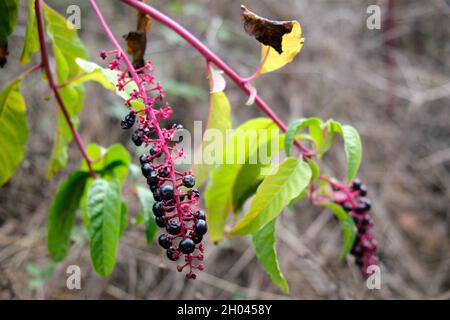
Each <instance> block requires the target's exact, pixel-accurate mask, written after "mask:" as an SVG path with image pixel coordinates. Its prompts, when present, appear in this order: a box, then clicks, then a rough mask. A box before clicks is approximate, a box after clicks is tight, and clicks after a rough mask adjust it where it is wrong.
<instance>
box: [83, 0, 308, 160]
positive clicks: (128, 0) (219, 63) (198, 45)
mask: <svg viewBox="0 0 450 320" xmlns="http://www.w3.org/2000/svg"><path fill="white" fill-rule="evenodd" d="M121 1H122V2H123V3H125V4H128V5H130V6H132V7H134V8H135V9H137V10H139V11H141V12H144V13H145V14H148V15H150V16H151V17H152V18H153V19H155V20H157V21H159V22H161V23H162V24H164V25H165V26H167V27H168V28H169V29H171V30H173V31H175V32H176V33H178V35H180V36H181V37H182V38H183V39H184V40H186V41H187V42H188V43H189V44H190V45H191V46H192V47H194V48H195V49H196V50H197V51H198V52H199V53H200V54H201V55H202V56H204V57H205V59H206V60H207V62H211V63H213V64H215V65H216V67H218V68H219V69H221V70H222V71H223V72H224V73H225V74H226V75H227V76H228V77H229V78H230V79H231V80H233V81H234V82H235V83H236V85H237V86H238V87H239V88H240V89H241V90H242V91H243V92H245V93H246V94H247V95H248V96H250V95H251V93H252V90H251V89H250V88H249V86H247V82H248V80H247V79H246V78H244V77H241V76H240V75H239V74H237V73H236V72H235V71H234V70H233V69H232V68H231V67H230V66H228V65H227V64H226V63H225V62H224V61H223V60H222V59H220V58H219V57H218V56H217V55H216V54H214V53H213V52H212V51H211V50H210V49H209V48H208V47H206V46H205V45H204V44H203V43H202V42H200V40H199V39H198V38H197V37H195V36H194V35H193V34H192V33H190V32H189V31H188V30H186V29H185V28H184V27H183V26H181V25H180V24H179V23H178V22H176V21H174V20H173V19H171V18H169V17H168V16H166V15H165V14H163V13H162V12H160V11H158V10H156V9H155V8H153V7H151V6H149V5H147V4H145V3H143V2H140V1H137V0H121ZM91 2H92V1H91ZM255 103H256V105H257V106H258V107H259V108H260V109H261V111H263V112H264V113H265V114H266V115H267V116H268V117H269V118H271V119H272V120H273V122H275V123H276V124H277V126H278V127H279V128H280V130H281V131H283V132H286V129H287V127H286V125H285V124H284V122H283V121H282V120H281V119H280V118H279V117H278V116H277V115H276V114H275V112H274V111H273V110H272V109H271V108H270V107H269V106H268V105H267V103H266V102H265V101H264V100H263V99H262V98H261V97H260V96H259V95H256V98H255ZM294 144H295V146H296V147H297V148H298V149H299V150H300V152H301V154H302V156H304V157H310V156H311V154H310V152H309V150H308V149H307V148H305V147H304V146H303V145H302V144H301V143H300V142H299V141H298V140H295V141H294Z"/></svg>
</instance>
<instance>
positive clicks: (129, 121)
mask: <svg viewBox="0 0 450 320" xmlns="http://www.w3.org/2000/svg"><path fill="white" fill-rule="evenodd" d="M135 121H136V114H135V113H134V112H130V113H129V114H127V115H126V116H125V119H123V120H122V121H121V122H120V127H121V128H122V129H130V128H131V127H132V126H133V125H134V122H135Z"/></svg>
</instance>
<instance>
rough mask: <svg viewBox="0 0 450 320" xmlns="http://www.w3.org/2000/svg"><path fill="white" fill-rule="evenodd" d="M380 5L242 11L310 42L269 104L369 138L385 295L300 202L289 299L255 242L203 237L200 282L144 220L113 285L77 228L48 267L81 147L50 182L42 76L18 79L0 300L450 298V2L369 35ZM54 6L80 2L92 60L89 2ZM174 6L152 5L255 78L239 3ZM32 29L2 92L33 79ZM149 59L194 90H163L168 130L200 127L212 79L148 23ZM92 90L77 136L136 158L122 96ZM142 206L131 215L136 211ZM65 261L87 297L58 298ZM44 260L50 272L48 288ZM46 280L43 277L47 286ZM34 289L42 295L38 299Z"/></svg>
mask: <svg viewBox="0 0 450 320" xmlns="http://www.w3.org/2000/svg"><path fill="white" fill-rule="evenodd" d="M66 2H67V4H65V3H66ZM151 2H153V1H151ZM373 2H375V3H378V4H379V5H380V6H382V7H384V6H385V3H386V1H370V2H369V1H356V0H351V1H348V0H326V1H312V0H310V1H306V0H283V1H268V0H264V1H261V0H259V1H257V0H248V1H245V5H246V6H247V7H248V8H249V9H251V10H254V11H256V12H257V13H259V14H261V15H264V16H268V17H272V18H278V19H300V22H301V24H302V27H303V31H304V37H305V38H306V42H305V45H304V47H303V50H302V52H301V53H300V55H299V56H298V58H297V60H296V61H295V62H293V63H292V64H290V65H288V66H287V67H285V68H284V69H282V70H280V71H279V72H276V73H273V74H269V75H266V76H263V77H261V79H259V80H258V81H257V83H256V85H257V87H258V92H259V93H260V94H261V95H262V97H263V98H265V99H266V100H267V101H268V102H269V104H270V105H272V106H273V107H274V109H275V110H276V111H277V112H278V113H279V114H280V116H281V117H282V118H283V119H284V120H286V121H290V120H293V119H295V118H298V117H301V116H319V117H322V118H325V119H326V118H335V119H337V120H339V121H342V122H346V123H350V124H352V125H354V126H355V127H356V128H357V129H358V130H359V131H360V133H361V136H362V140H363V146H364V159H363V164H362V168H361V174H360V177H361V179H362V180H364V181H365V182H367V184H368V186H369V188H370V198H371V199H372V202H373V203H374V208H373V217H374V220H375V234H376V237H377V239H378V243H379V248H380V258H381V263H382V289H381V290H373V291H370V290H367V289H366V287H365V283H364V281H363V280H362V279H361V277H360V275H359V274H358V270H357V269H356V268H355V266H354V265H353V263H352V262H351V259H349V260H348V261H347V262H346V263H343V264H341V263H339V262H338V261H337V258H338V255H339V250H340V248H339V247H340V230H339V226H338V225H337V223H336V222H335V221H334V219H332V218H331V214H330V213H329V212H327V211H323V212H322V211H321V210H318V209H317V208H314V207H312V206H310V205H308V204H302V205H297V206H296V207H295V210H294V212H290V211H288V210H286V212H285V213H284V214H283V217H282V219H281V224H280V227H279V238H278V249H279V258H280V263H281V267H282V270H283V272H284V274H285V275H286V277H287V279H288V281H289V284H290V288H291V293H290V295H288V296H285V295H282V294H281V292H280V291H279V290H278V289H277V288H276V287H275V286H274V285H273V284H271V282H270V280H269V279H268V277H267V276H266V275H265V274H264V272H263V271H262V269H261V267H260V266H259V265H258V263H257V261H256V258H255V254H254V251H253V249H252V247H251V243H250V241H249V239H247V238H234V239H229V240H226V241H224V242H223V243H221V244H220V245H218V246H214V245H213V244H211V243H208V244H207V259H206V262H205V264H206V271H205V272H203V273H202V274H201V275H200V276H199V278H198V280H196V281H194V282H192V281H186V280H184V278H183V275H181V274H179V273H178V272H177V271H176V269H175V266H174V265H173V264H170V263H168V262H166V259H164V257H163V254H162V252H161V250H160V249H159V248H157V247H156V245H154V246H152V247H150V248H149V247H147V246H146V244H145V237H144V233H143V229H142V226H139V227H137V226H133V225H130V226H129V227H128V229H127V231H126V233H125V236H124V237H123V239H122V241H121V244H120V248H119V253H118V262H117V266H116V270H115V272H114V273H113V275H112V276H110V277H106V278H102V277H99V276H97V275H96V274H95V273H94V272H93V271H92V268H91V266H90V259H89V251H88V247H87V243H86V241H85V240H83V239H84V238H83V234H82V232H77V237H76V238H77V241H76V242H75V244H74V246H73V248H72V250H71V253H70V256H69V257H68V258H67V259H66V260H65V261H64V262H63V263H61V264H58V265H55V264H53V263H52V262H51V261H50V259H49V256H48V253H47V250H46V222H47V211H48V206H49V203H50V201H51V198H52V196H53V194H54V192H55V190H56V187H57V185H58V183H59V181H61V179H63V178H64V177H65V175H66V174H67V172H68V171H69V169H70V168H74V167H76V166H77V164H78V162H79V155H78V153H77V150H76V149H75V148H74V147H73V146H72V149H71V152H70V156H71V161H70V165H69V168H68V169H67V170H66V172H62V173H60V174H58V175H57V176H56V177H55V178H54V179H53V180H51V181H48V180H46V179H45V173H46V161H47V159H48V157H49V155H50V150H51V149H50V148H51V143H52V133H53V129H52V128H53V127H54V122H55V117H56V113H55V102H54V100H53V98H51V99H50V101H49V102H47V101H45V100H44V99H43V97H45V96H46V95H49V91H48V89H47V85H46V84H45V83H44V82H42V81H40V79H39V77H38V76H37V75H34V76H33V77H32V78H31V79H29V80H27V81H26V82H25V85H24V88H25V91H26V92H27V93H26V94H25V98H26V101H27V105H28V119H29V123H30V129H31V134H30V137H29V142H28V152H27V155H26V159H25V161H24V162H23V163H22V165H21V168H20V170H18V172H17V173H16V175H15V176H14V177H13V179H11V181H10V182H9V183H7V184H6V185H5V186H3V187H2V188H1V189H0V298H2V299H9V298H15V299H25V298H39V299H45V298H51V299H68V298H75V299H83V298H90V299H105V298H106V299H178V298H189V299H203V298H209V299H217V298H224V299H229V298H233V299H240V298H255V299H269V298H273V299H278V298H280V299H283V298H286V299H331V298H343V299H361V298H382V299H390V298H407V299H409V298H444V299H449V298H450V270H449V269H450V241H449V240H450V238H449V231H450V209H449V203H450V125H449V124H450V76H449V74H450V24H449V23H448V21H449V18H450V2H449V1H446V0H440V1H438V0H436V1H420V0H411V1H406V0H399V1H395V7H394V15H395V22H396V24H395V28H394V30H393V32H392V33H390V34H389V35H386V34H384V33H383V32H382V31H381V30H368V29H367V28H366V27H365V20H366V18H367V15H366V8H367V6H368V5H369V4H373ZM48 3H49V4H50V5H54V7H55V8H56V9H58V11H59V12H65V8H66V6H67V5H69V4H78V3H79V4H80V6H81V7H82V29H81V37H82V39H83V40H84V41H85V42H86V44H87V46H88V48H89V50H90V54H91V57H95V58H92V59H93V60H95V61H97V62H98V60H99V59H98V58H96V57H97V56H96V52H97V51H98V50H99V49H108V48H109V46H107V45H106V42H105V41H106V40H105V37H104V35H103V34H102V32H101V30H100V28H99V27H98V25H97V23H96V21H95V19H94V17H93V15H92V13H91V12H90V11H89V8H88V7H87V5H86V4H85V2H84V1H56V0H55V1H48ZM81 3H83V4H81ZM111 3H112V1H99V4H100V5H101V6H102V7H104V8H105V9H104V13H105V16H107V17H108V20H109V21H110V22H111V23H112V25H113V29H114V32H115V34H116V35H121V34H125V33H127V32H128V31H129V30H130V29H131V28H133V27H134V23H135V22H134V12H133V10H131V9H129V8H125V7H124V6H123V5H121V4H119V3H117V4H115V5H114V6H112V7H111ZM114 3H115V2H114ZM177 3H178V4H177ZM179 3H181V1H180V2H178V1H167V2H166V1H164V2H161V3H160V4H158V7H159V8H160V9H161V10H163V11H164V12H169V13H170V14H171V15H176V14H179V13H180V10H182V12H183V15H179V16H177V18H178V20H179V21H180V22H181V23H182V24H183V25H185V26H186V27H188V28H189V29H191V30H192V31H193V32H194V33H195V34H196V35H198V36H199V37H200V38H201V39H202V40H204V41H205V42H206V43H207V44H208V45H209V46H210V47H211V48H212V49H213V51H215V52H218V53H220V55H221V56H222V57H224V59H225V60H226V61H227V62H228V63H230V64H231V65H232V66H234V67H236V68H237V69H238V71H239V72H241V73H242V74H250V73H251V72H252V68H254V66H255V65H256V63H257V61H258V58H259V57H258V54H259V50H258V45H257V44H256V42H254V41H252V40H251V39H250V38H248V36H246V35H245V34H244V32H243V30H242V26H241V23H240V20H239V13H240V10H239V5H240V2H239V1H234V0H232V1H206V0H205V1H202V0H196V1H190V4H189V5H182V6H180V5H179ZM22 5H23V6H24V5H25V2H22ZM106 5H108V8H106ZM124 12H126V14H124ZM111 17H114V20H113V19H112V18H111ZM122 17H127V18H126V19H125V18H124V19H122ZM25 19H26V12H25V11H24V12H21V14H20V21H21V23H20V24H19V27H18V29H17V30H16V31H15V34H14V36H13V37H12V39H11V43H10V61H9V63H8V65H7V66H6V67H5V69H3V70H1V71H0V83H1V84H2V85H1V86H0V87H3V86H4V84H5V83H6V82H7V81H9V80H11V79H12V78H13V77H14V75H15V74H18V73H19V72H20V71H21V70H23V69H24V67H22V66H20V65H19V64H18V62H17V57H18V56H19V55H20V50H21V43H22V41H23V34H24V21H25ZM385 36H388V37H389V38H390V39H391V42H392V45H393V48H392V50H391V54H392V56H393V59H394V60H395V65H394V66H393V67H392V68H391V69H390V70H391V71H387V69H386V65H385V64H384V60H383V52H384V49H383V39H384V38H383V37H385ZM99 44H101V45H104V47H100V46H99ZM147 57H151V58H152V59H153V60H154V64H155V68H156V70H157V76H158V77H159V78H161V79H162V80H163V83H164V81H167V80H168V79H170V80H174V79H175V80H176V81H177V82H180V83H189V84H190V85H192V86H195V87H194V88H188V89H189V90H188V92H187V95H186V93H184V92H183V88H182V87H180V85H177V84H176V83H175V84H174V83H173V82H172V83H171V84H170V89H171V90H168V91H169V93H170V96H169V101H170V102H171V103H172V105H174V106H175V107H174V108H175V114H174V121H176V122H181V123H183V124H184V125H185V127H187V128H188V129H189V128H191V127H192V122H193V120H199V119H203V120H205V117H206V112H205V110H206V109H207V108H208V101H207V100H208V99H207V90H205V88H207V81H206V75H205V73H204V72H203V66H204V62H203V60H202V59H201V58H200V57H199V55H198V54H197V53H196V52H195V51H194V50H192V49H191V48H189V47H188V46H187V45H186V44H185V43H184V42H182V41H179V39H178V38H177V37H176V36H175V35H174V34H173V33H172V32H170V31H168V30H167V29H165V28H163V27H162V26H160V25H158V24H157V23H154V25H153V29H152V34H151V37H150V43H149V48H148V53H147ZM388 72H390V74H391V78H392V80H391V81H389V80H388V79H389V78H390V76H389V75H388ZM266 80H267V81H266ZM199 88H200V89H199ZM87 93H88V95H87V99H86V104H85V110H84V111H83V112H82V115H81V123H82V125H81V128H80V131H81V134H82V136H83V138H84V140H85V141H95V142H97V143H99V144H102V145H105V146H107V145H110V144H112V143H114V142H116V141H119V142H122V143H125V144H127V145H128V146H129V149H130V150H132V147H131V145H130V144H129V142H128V141H129V133H128V132H125V133H124V132H121V130H120V128H119V125H118V121H119V120H118V118H117V117H116V116H115V114H117V112H120V111H118V110H122V111H123V109H120V107H119V106H118V102H119V100H118V99H117V98H116V97H115V96H113V95H112V94H109V93H105V92H104V90H103V89H101V88H100V87H99V86H98V85H95V84H93V85H88V89H87ZM227 94H228V95H229V98H230V101H231V102H232V105H233V114H234V123H239V122H242V121H243V120H245V119H248V118H250V117H254V116H260V115H261V113H260V112H258V110H257V109H256V108H255V107H247V106H245V101H246V98H245V97H244V96H243V95H242V94H241V93H240V92H239V91H238V90H236V88H235V87H234V86H233V85H232V84H231V83H229V85H228V89H227ZM122 113H123V112H122ZM136 159H137V157H135V161H136ZM322 163H323V165H324V169H323V171H324V172H326V173H328V174H330V175H336V176H338V177H343V176H344V175H343V171H344V169H343V168H345V164H344V158H343V153H342V150H340V148H339V147H336V148H333V150H332V152H330V155H329V156H328V157H326V158H325V159H324V161H323V162H322ZM132 202H136V199H134V198H133V197H131V196H130V197H129V201H128V203H132ZM137 210H138V208H137V207H134V206H133V205H130V211H131V214H132V215H135V214H136V213H137ZM70 264H77V265H79V266H80V267H81V269H82V290H80V291H69V290H67V289H65V284H66V277H67V275H66V273H65V271H66V267H67V266H68V265H70ZM48 266H50V268H51V269H53V272H50V273H49V278H46V275H45V269H46V267H48ZM37 273H41V274H37ZM39 278H46V280H45V282H44V283H43V284H42V285H40V284H39ZM33 286H34V287H37V288H36V289H31V288H32V287H33Z"/></svg>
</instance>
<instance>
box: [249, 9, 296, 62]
mask: <svg viewBox="0 0 450 320" xmlns="http://www.w3.org/2000/svg"><path fill="white" fill-rule="evenodd" d="M241 10H242V14H241V18H242V20H243V21H244V30H245V32H247V33H248V34H250V35H252V36H254V37H255V38H256V40H258V41H259V42H261V43H262V44H264V45H266V46H271V47H272V48H274V49H275V50H276V51H277V52H278V53H279V54H281V53H283V48H282V45H281V44H282V41H283V36H284V35H285V34H287V33H290V32H291V31H292V27H293V26H294V21H276V20H269V19H266V18H263V17H260V16H258V15H257V14H255V13H253V12H251V11H250V10H248V9H247V8H246V7H245V6H243V5H242V6H241Z"/></svg>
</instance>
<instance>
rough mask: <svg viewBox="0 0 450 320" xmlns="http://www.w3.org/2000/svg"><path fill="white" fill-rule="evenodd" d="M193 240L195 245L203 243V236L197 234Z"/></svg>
mask: <svg viewBox="0 0 450 320" xmlns="http://www.w3.org/2000/svg"><path fill="white" fill-rule="evenodd" d="M192 240H194V243H195V244H198V243H200V242H202V240H203V236H202V235H199V234H195V235H194V236H192Z"/></svg>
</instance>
